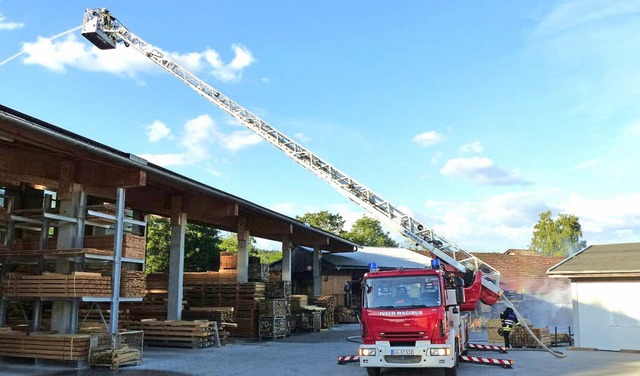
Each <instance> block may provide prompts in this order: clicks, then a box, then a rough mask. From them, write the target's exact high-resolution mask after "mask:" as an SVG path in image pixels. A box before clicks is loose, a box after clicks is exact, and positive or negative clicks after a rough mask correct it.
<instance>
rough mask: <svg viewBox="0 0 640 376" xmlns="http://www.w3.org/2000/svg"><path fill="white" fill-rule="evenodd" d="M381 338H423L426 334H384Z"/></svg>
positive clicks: (381, 334)
mask: <svg viewBox="0 0 640 376" xmlns="http://www.w3.org/2000/svg"><path fill="white" fill-rule="evenodd" d="M379 334H380V337H381V338H385V339H390V338H422V337H424V332H383V333H379Z"/></svg>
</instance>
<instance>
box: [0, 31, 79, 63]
mask: <svg viewBox="0 0 640 376" xmlns="http://www.w3.org/2000/svg"><path fill="white" fill-rule="evenodd" d="M81 28H82V25H81V26H77V27H74V28H73V29H69V30H67V31H63V32H62V33H60V34H56V35H54V36H52V37H48V38H44V39H46V40H48V41H52V40H56V39H58V38H61V37H63V36H65V35H67V34H70V33H73V32H74V31H76V30H80V29H81ZM25 53H26V51H24V50H22V51H20V52H18V53H17V54H15V55H13V56H10V57H8V58H6V59H4V60H3V61H1V62H0V66H3V65H5V64H6V63H8V62H10V61H11V60H13V59H16V58H18V57H20V56H22V55H24V54H25Z"/></svg>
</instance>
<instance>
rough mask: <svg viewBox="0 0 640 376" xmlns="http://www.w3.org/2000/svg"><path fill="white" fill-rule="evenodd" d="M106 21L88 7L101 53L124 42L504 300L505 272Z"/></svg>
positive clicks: (87, 28)
mask: <svg viewBox="0 0 640 376" xmlns="http://www.w3.org/2000/svg"><path fill="white" fill-rule="evenodd" d="M107 17H109V19H110V25H109V26H110V28H109V29H106V28H105V27H103V26H104V25H103V22H102V21H101V20H103V19H105V13H104V12H103V11H102V10H101V9H87V10H86V11H85V15H84V21H83V28H82V35H83V36H85V37H86V38H87V39H88V40H90V41H91V42H92V43H93V44H95V45H96V46H97V47H98V48H101V49H111V48H115V45H116V43H117V42H123V43H124V44H125V46H127V47H132V48H134V49H135V50H137V51H139V52H140V53H142V54H143V55H145V56H146V57H148V58H149V59H150V60H151V61H153V62H154V63H156V64H157V65H159V66H160V67H162V68H163V69H164V70H166V71H167V72H169V73H171V74H172V75H174V76H175V77H177V78H178V79H180V80H181V81H182V82H184V83H185V84H187V85H188V86H189V87H191V88H192V89H193V90H195V91H196V92H197V93H198V94H200V95H202V96H203V97H204V98H205V99H207V100H208V101H209V102H211V103H213V104H215V105H216V106H218V107H219V108H221V109H222V110H224V111H226V112H227V113H228V114H229V115H231V116H232V117H234V118H235V119H237V120H238V121H240V122H241V123H242V124H243V125H244V126H245V127H247V128H249V129H250V130H252V131H254V132H255V133H257V134H258V135H260V136H261V137H262V138H264V139H265V140H267V141H268V142H269V143H271V144H272V145H274V146H275V147H277V148H278V149H280V150H281V151H283V152H284V153H285V154H286V155H287V156H289V158H291V159H293V160H294V161H295V162H297V163H298V164H300V165H301V166H302V167H304V168H306V169H307V170H309V171H311V172H312V173H313V174H314V175H316V176H317V177H319V178H320V179H322V180H324V181H326V182H327V183H329V184H330V185H331V186H333V187H334V188H335V189H336V190H337V191H338V192H339V193H341V194H343V195H344V196H346V197H347V198H348V199H350V200H351V201H353V202H355V203H356V204H358V205H360V206H361V207H362V208H364V209H366V210H368V211H369V212H371V213H372V214H374V215H375V216H376V217H378V218H380V219H381V220H383V221H385V222H386V223H388V224H389V225H391V226H392V227H394V228H395V229H396V230H397V231H399V232H400V233H401V234H402V235H403V236H404V237H406V238H408V239H409V240H411V241H412V242H414V243H416V244H417V245H420V246H422V247H423V248H425V249H427V250H429V251H430V252H432V253H433V254H434V255H436V256H437V257H439V258H440V259H441V260H442V261H443V262H444V263H446V264H448V265H450V266H452V267H454V268H455V269H456V270H458V271H460V272H465V271H466V270H467V266H466V265H469V263H472V264H473V267H474V268H476V270H481V271H482V273H483V279H482V286H483V288H484V289H486V290H488V292H491V294H492V295H494V296H497V297H499V296H500V295H501V293H502V290H501V289H500V287H499V286H500V284H499V282H500V280H499V279H500V273H499V272H498V271H497V270H496V269H495V268H493V267H491V266H490V265H488V264H486V263H484V262H482V261H481V260H480V259H478V258H477V257H475V256H473V255H471V254H470V253H468V252H466V251H465V250H464V249H462V248H461V247H459V246H457V245H456V244H454V243H453V242H450V241H449V240H447V239H445V238H444V237H443V236H440V235H437V234H436V233H435V232H434V231H433V229H432V228H429V227H427V226H426V225H424V224H423V223H421V222H420V221H418V220H417V219H415V218H413V217H412V216H410V215H409V214H407V213H405V212H403V211H402V210H400V209H399V208H398V207H397V206H395V205H392V204H391V203H390V202H389V201H387V200H385V199H383V198H382V197H380V196H379V195H377V194H375V193H374V192H373V191H371V190H370V189H368V188H367V187H365V186H364V185H362V184H360V183H359V182H358V181H356V180H355V179H353V178H351V177H350V176H348V175H347V174H345V173H344V172H342V171H340V170H339V169H337V168H336V167H334V166H332V165H331V164H329V163H327V162H326V161H324V160H322V159H321V158H319V157H318V156H316V155H315V154H313V153H312V152H310V151H309V150H307V149H306V148H304V147H303V146H301V145H299V144H298V143H297V142H295V141H293V140H292V139H291V138H289V137H287V136H286V135H284V134H283V133H282V132H280V131H278V130H277V129H275V128H274V127H272V126H271V125H269V124H268V123H267V122H265V121H264V120H262V119H260V118H259V117H257V116H256V115H254V114H253V113H251V112H249V111H248V110H247V109H245V108H244V107H242V106H240V105H239V104H237V103H236V102H234V101H232V100H231V99H230V98H228V97H227V96H225V95H224V94H222V93H221V92H219V91H218V90H216V89H214V88H213V87H211V86H209V84H207V83H206V82H204V81H202V80H201V79H199V78H198V77H196V76H195V75H194V74H192V73H191V72H189V71H188V70H186V69H185V68H183V67H182V66H180V65H179V64H178V63H176V62H175V61H173V60H171V58H170V57H169V56H167V55H166V54H164V53H163V52H161V51H160V50H158V49H157V48H156V47H154V46H153V45H151V44H149V43H147V42H145V41H144V40H142V39H141V38H140V37H138V36H137V35H135V34H134V33H132V32H131V31H130V30H129V29H127V28H126V27H125V26H124V25H122V23H120V22H119V21H118V20H117V19H116V18H114V17H113V16H111V15H108V16H107Z"/></svg>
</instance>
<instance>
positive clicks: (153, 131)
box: [145, 120, 172, 142]
mask: <svg viewBox="0 0 640 376" xmlns="http://www.w3.org/2000/svg"><path fill="white" fill-rule="evenodd" d="M145 129H146V130H147V140H149V142H158V141H160V140H162V139H163V138H169V137H172V134H171V129H169V127H167V126H166V125H165V124H164V123H163V122H161V121H159V120H156V121H154V122H153V123H151V124H149V125H148V126H146V127H145Z"/></svg>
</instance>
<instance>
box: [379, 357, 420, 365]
mask: <svg viewBox="0 0 640 376" xmlns="http://www.w3.org/2000/svg"><path fill="white" fill-rule="evenodd" d="M421 359H422V357H421V356H420V355H385V356H384V361H385V362H387V363H396V364H409V363H420V360H421Z"/></svg>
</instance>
